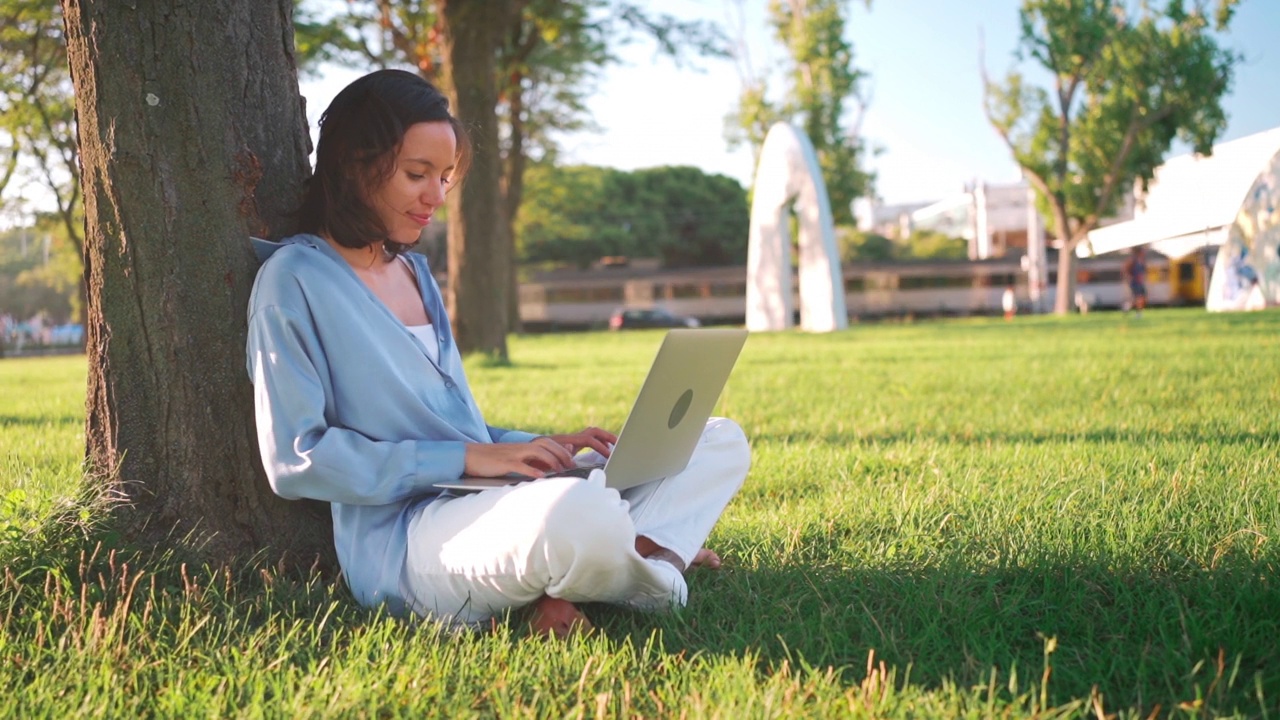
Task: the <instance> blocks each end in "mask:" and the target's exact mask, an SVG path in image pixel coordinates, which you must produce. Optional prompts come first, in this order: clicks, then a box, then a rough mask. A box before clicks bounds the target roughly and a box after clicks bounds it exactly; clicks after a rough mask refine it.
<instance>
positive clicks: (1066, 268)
mask: <svg viewBox="0 0 1280 720" xmlns="http://www.w3.org/2000/svg"><path fill="white" fill-rule="evenodd" d="M1054 225H1056V226H1057V231H1058V237H1059V238H1061V239H1062V248H1061V249H1060V250H1059V251H1058V284H1057V291H1056V292H1055V293H1054V298H1053V313H1054V314H1055V315H1067V314H1070V312H1071V306H1072V304H1073V301H1074V300H1075V296H1076V245H1077V244H1078V243H1077V242H1074V241H1073V240H1074V238H1072V236H1071V221H1070V219H1069V218H1068V217H1067V211H1066V208H1064V207H1061V206H1055V207H1054Z"/></svg>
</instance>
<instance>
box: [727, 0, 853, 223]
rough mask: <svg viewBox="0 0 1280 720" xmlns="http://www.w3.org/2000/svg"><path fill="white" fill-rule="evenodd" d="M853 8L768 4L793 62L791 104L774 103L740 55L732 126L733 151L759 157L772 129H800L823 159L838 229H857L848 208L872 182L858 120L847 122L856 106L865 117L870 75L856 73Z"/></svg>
mask: <svg viewBox="0 0 1280 720" xmlns="http://www.w3.org/2000/svg"><path fill="white" fill-rule="evenodd" d="M867 5H868V6H869V5H870V0H867ZM849 6H850V3H849V2H848V0H770V2H769V24H770V26H771V27H772V28H773V34H774V38H775V39H776V40H777V42H778V43H779V44H780V45H782V46H783V47H784V48H786V51H787V55H788V57H789V60H790V63H789V67H788V68H787V70H786V75H787V94H786V98H785V100H783V101H781V102H776V101H772V100H770V99H769V93H768V81H767V79H766V78H765V77H763V76H757V75H755V74H754V73H753V72H752V70H751V68H750V66H749V62H746V61H745V60H744V59H743V58H742V57H741V55H742V53H740V61H742V62H744V63H745V65H746V67H744V68H743V70H742V72H743V75H744V78H743V90H742V93H741V95H740V97H739V101H738V107H737V109H736V110H735V111H734V112H733V113H732V114H731V115H730V116H729V118H728V119H727V121H726V130H727V135H728V140H729V144H730V146H731V147H733V146H736V145H738V144H740V143H743V142H747V143H750V145H751V147H752V148H753V149H754V151H755V153H756V156H757V157H759V152H760V147H761V146H762V145H763V144H764V138H765V135H766V134H767V133H768V131H769V128H770V127H772V126H773V124H774V123H776V122H778V121H788V122H794V123H796V124H797V125H799V127H800V128H801V129H802V130H803V131H804V132H805V134H806V135H808V136H809V140H810V142H812V143H813V147H814V150H815V151H816V152H817V154H818V165H819V166H820V167H821V168H822V176H823V180H824V181H825V182H826V185H827V194H828V195H829V196H830V198H831V210H832V213H833V214H834V216H835V221H836V223H838V224H852V223H853V211H852V209H851V207H850V204H851V203H852V202H853V200H854V198H857V197H859V196H862V195H865V194H866V193H867V191H868V190H869V188H870V186H871V182H872V177H871V175H870V174H869V173H868V172H867V171H866V170H864V169H863V168H862V161H863V158H864V156H865V155H866V146H865V143H864V142H863V141H862V138H860V137H859V136H858V122H857V118H855V121H854V122H853V124H852V125H850V124H849V122H848V118H847V117H846V116H847V111H849V110H850V109H851V108H850V104H851V103H852V104H853V105H855V106H858V108H859V110H858V112H859V113H860V112H861V107H862V106H864V105H865V98H864V97H863V96H862V94H861V90H860V82H861V81H862V79H863V77H864V73H863V72H862V71H861V70H859V69H858V68H857V67H855V66H854V62H853V45H852V43H850V42H849V41H848V40H847V39H846V38H845V23H846V18H847V15H848V11H849Z"/></svg>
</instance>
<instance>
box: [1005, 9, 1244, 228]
mask: <svg viewBox="0 0 1280 720" xmlns="http://www.w3.org/2000/svg"><path fill="white" fill-rule="evenodd" d="M1236 4H1237V0H1218V3H1217V8H1216V11H1215V12H1213V13H1212V17H1211V16H1210V15H1211V13H1210V8H1209V7H1208V2H1207V1H1206V0H1193V1H1192V2H1190V3H1188V2H1184V1H1183V0H1172V1H1171V2H1168V3H1167V4H1166V5H1165V7H1164V10H1163V11H1157V10H1153V9H1152V8H1151V7H1150V6H1148V5H1146V4H1145V3H1144V4H1143V5H1142V6H1141V7H1140V8H1138V9H1137V10H1136V11H1132V10H1131V8H1130V7H1129V5H1128V4H1127V3H1125V2H1122V1H1121V0H1084V1H1083V2H1082V1H1081V0H1026V1H1025V2H1024V3H1023V6H1022V10H1021V26H1022V32H1021V38H1020V49H1019V54H1018V57H1019V58H1021V59H1023V60H1030V61H1032V62H1033V63H1034V64H1035V65H1036V66H1038V67H1039V68H1042V69H1043V70H1047V71H1048V72H1049V74H1050V77H1052V78H1053V82H1054V86H1053V88H1052V89H1047V88H1043V87H1037V86H1033V85H1031V84H1029V83H1028V82H1027V80H1026V77H1025V76H1024V75H1023V74H1022V73H1021V72H1018V71H1017V70H1014V71H1012V72H1010V73H1009V75H1008V76H1007V77H1006V79H1005V80H1004V82H1002V83H992V82H989V81H988V82H987V90H986V107H987V113H988V117H989V118H990V120H991V123H992V124H993V125H994V126H995V128H996V129H997V131H999V132H1000V133H1001V135H1002V136H1004V138H1005V140H1006V141H1007V142H1008V144H1009V147H1010V149H1011V151H1012V153H1013V157H1014V159H1015V160H1016V161H1017V162H1018V164H1019V165H1021V166H1022V168H1023V169H1024V170H1025V171H1026V173H1027V175H1028V177H1030V179H1031V181H1032V184H1033V185H1034V186H1035V188H1036V190H1037V192H1038V196H1039V199H1040V207H1041V210H1042V212H1044V213H1045V214H1046V215H1047V216H1048V217H1050V218H1051V219H1052V221H1053V227H1054V228H1055V230H1056V234H1057V235H1058V236H1059V237H1061V238H1063V239H1064V240H1065V241H1066V242H1067V250H1071V249H1073V248H1075V246H1076V245H1077V244H1079V243H1080V242H1081V241H1082V240H1083V239H1084V237H1085V235H1086V234H1087V233H1088V232H1089V230H1091V229H1093V228H1094V227H1096V226H1097V224H1098V221H1099V220H1100V219H1101V218H1103V217H1106V216H1107V215H1108V214H1110V213H1113V212H1114V211H1115V209H1116V206H1117V202H1118V200H1119V199H1120V197H1121V194H1122V193H1123V192H1126V191H1127V190H1128V189H1129V188H1131V187H1133V185H1134V183H1135V182H1137V183H1138V184H1140V185H1141V186H1142V187H1143V188H1144V189H1145V188H1146V184H1147V182H1148V181H1149V180H1150V179H1151V177H1152V175H1153V174H1154V172H1155V169H1156V168H1157V167H1158V166H1159V165H1160V164H1161V163H1162V162H1163V158H1164V154H1165V153H1166V152H1167V151H1168V149H1169V147H1170V145H1171V144H1172V142H1173V141H1174V139H1175V138H1176V139H1181V140H1182V141H1184V142H1186V143H1188V144H1189V145H1191V146H1192V148H1193V149H1194V150H1195V151H1196V152H1198V153H1201V154H1209V153H1210V152H1211V151H1212V148H1213V143H1214V141H1215V139H1216V138H1217V137H1218V135H1219V134H1220V133H1221V132H1222V130H1223V129H1224V128H1225V127H1226V115H1225V114H1224V112H1223V110H1222V105H1221V101H1222V97H1223V96H1224V95H1225V94H1226V92H1227V90H1228V89H1229V88H1230V85H1231V78H1232V69H1233V67H1234V65H1235V63H1236V62H1238V61H1239V59H1240V57H1239V55H1238V54H1236V53H1235V52H1233V51H1230V50H1227V49H1225V48H1223V47H1222V45H1221V41H1220V39H1219V38H1218V37H1217V36H1215V35H1214V32H1213V31H1214V30H1215V29H1216V30H1218V31H1222V30H1225V29H1226V25H1227V23H1228V22H1229V20H1230V17H1231V14H1232V11H1233V9H1234V7H1235V5H1236Z"/></svg>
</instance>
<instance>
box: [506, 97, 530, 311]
mask: <svg viewBox="0 0 1280 720" xmlns="http://www.w3.org/2000/svg"><path fill="white" fill-rule="evenodd" d="M521 83H522V79H521V75H520V74H519V73H516V75H515V76H514V77H513V78H512V80H511V87H510V88H509V89H508V90H507V105H508V107H509V108H510V112H511V123H510V125H511V128H510V130H511V137H510V142H509V143H508V147H507V162H506V177H505V178H504V180H503V183H502V190H503V193H502V208H503V214H502V219H503V223H504V225H505V226H506V227H505V232H506V233H507V238H508V239H509V240H510V242H511V271H510V273H508V275H509V277H510V278H511V285H510V290H509V291H508V292H509V293H510V296H509V297H508V299H507V330H508V331H509V332H513V333H518V332H520V274H519V272H518V270H519V268H518V267H517V266H516V257H517V256H518V253H516V215H518V214H519V213H520V203H521V202H522V201H523V200H524V169H525V164H526V158H525V155H524V117H523V115H524V88H523V87H522V86H521Z"/></svg>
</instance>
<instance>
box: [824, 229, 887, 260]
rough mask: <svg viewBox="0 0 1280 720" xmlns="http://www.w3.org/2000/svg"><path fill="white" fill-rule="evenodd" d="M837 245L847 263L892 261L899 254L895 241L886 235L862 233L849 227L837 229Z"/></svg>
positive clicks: (842, 258) (841, 256) (841, 257)
mask: <svg viewBox="0 0 1280 720" xmlns="http://www.w3.org/2000/svg"><path fill="white" fill-rule="evenodd" d="M836 244H837V245H838V246H839V247H840V259H841V260H842V261H844V262H847V263H856V262H877V261H881V262H882V261H885V260H892V259H894V257H895V255H896V252H897V247H896V245H895V243H894V242H893V240H891V239H889V238H887V237H885V236H884V235H880V234H878V233H869V232H861V231H858V230H854V229H852V228H850V227H849V226H847V225H845V226H840V227H837V228H836Z"/></svg>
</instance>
